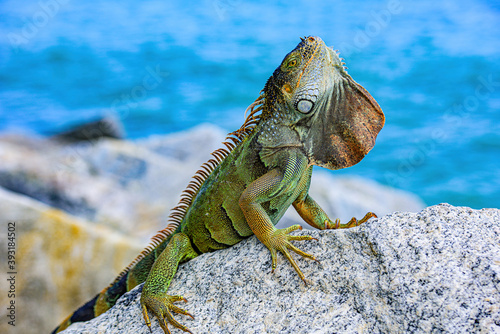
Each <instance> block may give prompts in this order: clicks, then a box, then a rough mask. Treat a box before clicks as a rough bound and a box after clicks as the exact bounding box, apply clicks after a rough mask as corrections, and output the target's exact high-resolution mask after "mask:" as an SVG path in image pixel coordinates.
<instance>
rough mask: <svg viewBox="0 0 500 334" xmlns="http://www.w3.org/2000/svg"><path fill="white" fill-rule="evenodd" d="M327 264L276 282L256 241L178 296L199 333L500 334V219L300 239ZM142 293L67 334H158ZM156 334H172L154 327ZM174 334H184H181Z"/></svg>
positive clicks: (458, 212) (437, 215) (490, 213)
mask: <svg viewBox="0 0 500 334" xmlns="http://www.w3.org/2000/svg"><path fill="white" fill-rule="evenodd" d="M300 234H310V235H312V236H314V237H316V238H318V240H319V241H318V242H315V241H307V242H296V244H299V245H300V247H301V249H303V250H304V251H306V252H309V253H312V254H315V255H316V256H317V258H318V259H319V260H320V261H321V264H318V263H316V262H313V261H310V260H306V259H298V256H297V255H295V256H294V257H295V258H296V259H298V264H299V266H300V267H301V268H302V270H303V272H304V274H305V275H306V277H307V280H308V285H307V286H306V285H304V284H303V283H302V282H301V280H300V279H299V278H298V276H297V275H296V274H295V272H294V271H293V269H292V268H291V266H290V264H289V263H287V262H286V261H285V260H284V258H283V257H280V260H279V261H278V268H277V270H276V271H275V273H274V274H272V273H271V270H270V269H271V261H270V255H269V251H268V250H267V249H266V248H265V247H264V246H263V245H262V244H261V243H260V242H259V241H258V240H257V239H256V238H255V237H251V238H250V239H248V240H246V241H244V242H241V243H240V244H237V245H235V246H234V247H231V248H229V249H226V250H222V251H217V252H214V253H210V254H204V255H202V256H200V257H198V258H196V259H194V260H192V261H189V262H188V263H186V264H184V265H182V266H180V269H179V271H178V273H177V275H176V276H175V278H174V280H173V283H172V286H171V288H170V291H171V293H172V294H182V295H184V296H185V297H186V298H187V299H188V301H189V302H188V303H187V304H185V305H183V303H180V304H181V306H182V307H185V308H186V309H187V310H188V311H189V312H191V313H193V314H194V316H195V320H194V321H193V320H191V319H189V318H187V317H185V316H181V315H178V316H177V319H178V320H180V321H182V323H183V324H185V325H187V326H188V327H189V328H190V329H191V330H192V331H193V332H194V333H198V334H201V333H498V332H499V331H500V210H498V209H483V210H472V209H469V208H465V207H462V208H460V207H453V206H450V205H447V204H443V205H437V206H432V207H428V208H426V209H425V210H423V211H421V212H419V213H408V212H400V213H393V214H390V215H387V216H384V217H381V218H380V219H376V220H371V221H369V222H368V223H366V224H364V225H361V226H359V227H357V228H353V229H348V230H330V231H323V232H319V231H307V232H306V231H302V232H300ZM139 295H140V287H138V288H136V289H134V290H133V291H131V292H130V293H128V294H126V295H125V296H124V297H123V298H121V299H120V300H119V301H118V303H117V305H116V306H115V307H114V308H112V309H111V310H110V311H108V312H107V313H105V314H103V315H101V316H100V317H98V318H96V319H93V320H92V321H90V322H87V323H79V324H74V325H72V326H71V327H70V328H68V329H67V330H66V331H65V332H64V333H65V334H76V333H88V334H93V333H108V334H111V333H125V334H126V333H144V334H146V333H149V330H148V329H147V327H146V325H145V324H144V322H143V320H142V317H141V313H140V308H139ZM153 333H163V332H162V330H161V328H160V327H159V325H158V322H157V321H156V320H154V321H153ZM172 333H173V334H175V333H181V331H179V330H177V329H175V328H172Z"/></svg>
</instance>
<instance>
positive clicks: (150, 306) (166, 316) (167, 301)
mask: <svg viewBox="0 0 500 334" xmlns="http://www.w3.org/2000/svg"><path fill="white" fill-rule="evenodd" d="M181 300H183V301H184V302H186V303H187V300H186V298H184V297H183V296H178V295H177V296H170V295H165V296H163V297H156V296H151V295H149V294H147V293H146V294H145V293H144V291H143V293H142V294H141V307H142V315H143V317H144V320H145V321H146V325H147V326H148V328H149V330H150V331H151V332H152V329H151V321H150V320H149V314H148V311H150V312H151V313H153V315H155V316H156V317H157V318H158V322H159V323H160V327H161V328H162V329H163V331H164V332H165V334H171V332H170V330H169V329H168V326H167V322H168V323H170V324H171V325H173V326H174V327H177V328H179V329H181V330H183V331H184V332H187V333H191V334H192V332H191V331H190V330H189V329H188V328H187V327H186V326H184V325H181V324H180V323H179V322H178V321H177V320H175V319H174V317H173V315H172V312H174V313H179V314H184V315H187V316H189V317H191V319H193V320H194V317H193V316H192V315H191V314H190V313H189V312H187V311H186V310H184V309H181V308H180V307H178V306H175V305H174V303H175V302H177V301H181Z"/></svg>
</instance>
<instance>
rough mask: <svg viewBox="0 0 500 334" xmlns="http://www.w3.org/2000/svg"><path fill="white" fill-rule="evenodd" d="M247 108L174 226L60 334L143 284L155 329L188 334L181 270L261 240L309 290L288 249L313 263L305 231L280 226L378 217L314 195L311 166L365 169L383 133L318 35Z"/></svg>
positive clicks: (334, 224)
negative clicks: (178, 287) (172, 288)
mask: <svg viewBox="0 0 500 334" xmlns="http://www.w3.org/2000/svg"><path fill="white" fill-rule="evenodd" d="M248 110H249V111H250V114H249V116H248V117H247V119H246V121H245V123H244V124H243V126H242V127H241V128H240V129H239V130H237V131H235V132H233V133H231V134H229V136H228V139H227V141H226V142H225V143H223V144H224V145H225V146H226V148H224V149H219V150H217V151H215V152H213V153H212V155H213V156H214V158H213V159H211V160H209V161H208V162H207V163H205V164H204V165H202V167H201V169H200V170H199V171H198V172H197V173H196V175H195V176H194V177H193V180H192V181H191V183H190V184H189V185H188V187H187V189H186V190H185V191H184V193H183V194H182V196H181V200H180V203H179V205H178V206H177V207H176V208H174V209H173V211H172V214H171V216H170V220H171V222H170V224H169V225H168V226H167V228H165V229H164V230H162V231H160V232H159V233H158V235H157V236H155V237H154V238H153V241H152V244H151V246H150V247H148V248H147V249H146V250H144V251H143V252H142V254H140V255H139V257H138V258H137V259H136V260H135V261H134V262H132V264H131V265H130V266H129V267H127V268H126V269H125V270H124V271H123V272H122V274H120V275H119V276H118V277H117V279H116V280H115V281H114V282H113V283H112V284H111V285H110V286H109V287H108V288H106V289H104V290H103V291H102V292H101V293H100V294H98V295H97V296H96V297H95V298H94V299H92V300H91V301H89V302H88V303H87V304H85V305H84V306H82V307H81V308H80V309H78V310H77V311H76V312H75V313H73V314H72V315H71V316H70V317H68V318H67V319H66V320H65V321H64V322H63V323H62V324H61V325H60V326H59V327H58V329H56V331H57V330H62V329H64V328H66V327H67V326H68V325H69V324H71V323H73V322H76V321H86V320H89V319H91V318H93V317H95V316H97V315H99V314H101V313H103V312H105V311H106V310H108V309H109V308H110V307H112V306H113V305H114V304H115V302H116V300H117V299H118V297H120V296H121V295H123V294H124V293H125V292H127V291H129V290H131V289H132V288H133V287H135V286H136V285H138V284H141V283H143V282H145V283H144V287H143V289H142V294H141V307H142V312H143V316H144V319H145V321H146V324H147V325H148V327H150V326H151V323H150V314H152V315H154V316H156V317H157V318H158V320H159V323H160V326H161V327H162V329H163V330H164V331H165V333H170V331H169V329H168V328H167V324H171V325H173V326H175V327H177V328H179V329H182V330H183V331H185V332H190V331H189V330H188V329H187V328H186V326H184V325H182V324H180V323H179V322H177V320H175V319H174V318H173V316H172V314H173V313H179V314H183V315H188V316H191V315H190V314H189V313H188V312H186V311H185V310H183V309H181V308H179V307H178V306H176V305H175V304H174V303H175V302H177V301H180V300H184V301H185V299H184V298H183V297H182V296H175V295H169V294H168V293H167V290H168V287H169V285H170V282H171V280H172V277H173V276H174V274H175V272H176V270H177V267H178V265H179V263H183V262H185V261H189V260H191V259H193V258H195V257H196V256H198V255H200V254H202V253H206V252H211V251H214V250H218V249H223V248H227V247H229V246H231V245H234V244H236V243H238V242H240V241H241V240H243V239H245V238H247V237H249V236H251V235H252V234H255V235H256V236H257V238H258V239H259V240H260V241H261V242H262V243H263V244H264V245H265V246H266V247H267V248H268V249H269V250H270V252H271V257H272V269H273V270H274V269H275V267H276V254H277V252H281V253H282V254H283V255H285V257H286V258H287V259H288V261H289V262H290V263H291V264H292V266H293V268H294V269H295V271H296V272H297V273H298V275H299V276H300V278H301V279H302V280H304V282H305V278H304V275H303V274H302V272H301V271H300V269H299V267H298V265H297V264H296V262H295V260H294V259H293V258H292V256H291V255H290V251H292V252H295V253H297V254H299V255H301V256H303V257H307V258H309V259H313V260H315V257H314V256H313V255H310V254H307V253H304V252H303V251H301V250H300V249H298V248H297V247H296V246H294V245H293V244H292V243H291V241H293V240H311V239H312V237H310V236H293V235H290V232H292V231H294V230H297V229H300V228H301V227H300V225H294V226H291V227H288V228H285V229H276V228H275V227H274V226H275V225H276V223H277V222H278V221H279V220H280V218H281V217H282V216H283V214H284V213H285V211H286V210H287V209H288V207H289V206H290V205H293V207H294V208H295V210H297V212H298V213H299V214H300V216H301V217H302V218H303V219H304V220H305V221H306V222H307V223H308V224H310V225H312V226H314V227H316V228H318V229H332V228H349V227H353V226H358V225H359V224H361V223H363V222H365V221H366V220H368V219H369V218H371V217H374V216H375V215H374V214H372V213H367V214H366V216H365V217H364V218H363V219H361V220H359V221H358V220H356V219H355V218H352V219H351V220H350V221H349V222H348V223H346V224H341V223H340V222H339V220H338V219H337V220H335V221H332V220H330V219H329V218H328V216H327V215H326V213H325V212H324V211H323V210H322V209H321V208H320V207H319V206H318V204H317V203H316V202H315V201H314V200H313V199H312V198H311V196H309V194H308V190H309V184H310V182H311V173H312V167H313V165H317V166H322V167H326V168H329V169H340V168H345V167H349V166H352V165H354V164H356V163H358V162H359V161H360V160H361V159H362V158H363V157H364V156H365V155H366V154H367V153H368V151H370V149H371V148H372V147H373V145H374V144H375V138H376V136H377V134H378V132H379V131H380V130H381V129H382V127H383V125H384V114H383V113H382V110H381V109H380V107H379V105H378V104H377V102H375V100H374V99H373V98H372V97H371V95H370V94H369V93H368V92H367V91H366V90H365V89H364V88H363V87H361V86H360V85H359V84H357V83H356V82H355V81H354V80H353V79H352V78H351V77H350V76H349V75H348V74H347V72H346V70H345V68H344V66H343V63H342V61H341V59H340V58H339V57H338V55H337V53H336V52H335V51H334V50H333V49H331V48H329V47H327V46H326V45H325V44H324V42H323V41H322V40H321V39H320V38H319V37H307V38H301V42H300V43H299V44H298V45H297V47H296V48H295V49H294V50H293V51H291V52H290V53H289V54H288V55H287V56H286V57H285V59H284V60H283V62H282V63H281V65H280V66H279V67H278V68H277V69H276V70H275V71H274V73H273V75H272V76H271V77H270V78H269V80H268V81H267V83H266V85H265V87H264V89H263V91H262V92H261V95H260V97H259V98H258V99H257V100H256V102H254V103H253V104H252V105H251V106H250V107H249V109H248ZM191 317H192V316H191ZM150 328H151V327H150Z"/></svg>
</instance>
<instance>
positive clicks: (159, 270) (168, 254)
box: [141, 233, 198, 334]
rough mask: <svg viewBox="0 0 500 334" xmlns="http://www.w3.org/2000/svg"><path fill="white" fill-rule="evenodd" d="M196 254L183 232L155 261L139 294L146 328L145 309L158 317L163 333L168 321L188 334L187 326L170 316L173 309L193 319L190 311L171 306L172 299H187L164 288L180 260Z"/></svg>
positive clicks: (166, 328)
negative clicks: (169, 292)
mask: <svg viewBox="0 0 500 334" xmlns="http://www.w3.org/2000/svg"><path fill="white" fill-rule="evenodd" d="M197 255H198V254H197V253H196V252H195V251H194V250H193V247H192V246H191V242H190V241H189V238H188V237H187V236H186V235H185V234H183V233H177V234H175V235H174V236H173V237H172V239H171V240H170V242H169V243H168V245H167V247H165V249H164V250H163V252H162V253H161V254H160V256H159V257H158V259H157V260H156V262H155V264H154V265H153V267H152V268H151V271H150V272H149V275H148V278H147V279H146V282H145V283H144V286H143V288H142V293H141V307H142V315H143V317H144V320H145V321H146V325H148V327H149V329H151V322H150V320H149V314H148V311H150V312H151V313H153V314H154V315H155V316H156V317H157V318H158V321H159V323H160V326H161V328H162V329H163V331H164V332H165V334H170V330H169V329H168V327H167V322H168V323H170V324H172V325H173V326H175V327H177V328H179V329H182V330H183V331H185V332H189V333H191V332H190V331H189V329H187V327H186V326H184V325H181V324H180V323H179V322H177V321H176V320H175V319H174V317H173V316H172V313H173V312H174V313H179V314H184V315H188V316H190V317H191V318H193V316H192V315H191V314H189V313H188V312H186V311H185V310H183V309H181V308H179V307H177V306H175V305H174V302H177V301H180V300H184V301H186V299H185V298H184V297H182V296H171V295H168V294H167V290H168V286H169V285H170V282H171V280H172V277H173V276H174V275H175V272H176V271H177V267H178V265H179V263H180V262H184V261H188V260H190V259H193V258H195V257H196V256H197Z"/></svg>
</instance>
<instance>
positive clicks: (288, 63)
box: [282, 55, 300, 71]
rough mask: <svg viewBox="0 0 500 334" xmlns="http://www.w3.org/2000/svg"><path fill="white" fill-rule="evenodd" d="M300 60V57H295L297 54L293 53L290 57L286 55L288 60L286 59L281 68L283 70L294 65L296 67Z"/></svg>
mask: <svg viewBox="0 0 500 334" xmlns="http://www.w3.org/2000/svg"><path fill="white" fill-rule="evenodd" d="M299 62H300V59H299V58H298V57H297V55H293V56H291V57H288V60H286V61H285V62H284V63H283V65H282V69H283V70H285V71H286V70H290V69H292V68H294V67H296V66H297V65H298V64H299Z"/></svg>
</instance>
